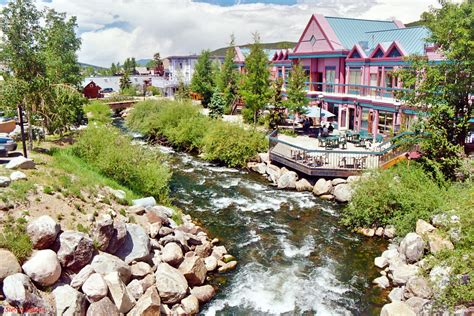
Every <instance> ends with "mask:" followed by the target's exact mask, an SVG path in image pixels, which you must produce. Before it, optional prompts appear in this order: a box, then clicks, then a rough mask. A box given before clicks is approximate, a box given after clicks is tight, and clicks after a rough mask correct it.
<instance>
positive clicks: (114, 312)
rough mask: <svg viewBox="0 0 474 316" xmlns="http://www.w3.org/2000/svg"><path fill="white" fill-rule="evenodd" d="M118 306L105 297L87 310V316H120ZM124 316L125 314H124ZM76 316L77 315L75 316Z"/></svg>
mask: <svg viewBox="0 0 474 316" xmlns="http://www.w3.org/2000/svg"><path fill="white" fill-rule="evenodd" d="M120 315H121V314H120V313H119V311H118V309H117V306H115V304H114V303H112V301H111V300H110V299H109V298H108V297H104V298H103V299H101V300H100V301H98V302H94V303H92V304H91V305H90V306H89V308H88V309H87V314H86V316H120ZM122 315H123V314H122ZM74 316H76V315H74Z"/></svg>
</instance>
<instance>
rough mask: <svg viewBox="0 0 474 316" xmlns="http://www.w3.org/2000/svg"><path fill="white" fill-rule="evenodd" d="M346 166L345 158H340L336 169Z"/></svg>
mask: <svg viewBox="0 0 474 316" xmlns="http://www.w3.org/2000/svg"><path fill="white" fill-rule="evenodd" d="M346 166H347V159H346V157H342V158H340V159H339V163H338V167H339V168H346Z"/></svg>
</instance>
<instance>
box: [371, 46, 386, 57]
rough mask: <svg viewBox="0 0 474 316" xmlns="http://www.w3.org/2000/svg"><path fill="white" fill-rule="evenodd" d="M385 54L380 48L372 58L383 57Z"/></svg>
mask: <svg viewBox="0 0 474 316" xmlns="http://www.w3.org/2000/svg"><path fill="white" fill-rule="evenodd" d="M383 55H384V53H383V51H382V50H381V49H380V48H379V49H378V50H377V52H376V53H375V54H374V56H373V57H372V58H382V57H383Z"/></svg>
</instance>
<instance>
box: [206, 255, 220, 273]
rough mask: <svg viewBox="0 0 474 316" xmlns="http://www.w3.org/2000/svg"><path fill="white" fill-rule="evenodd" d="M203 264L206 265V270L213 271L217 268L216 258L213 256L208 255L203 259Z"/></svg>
mask: <svg viewBox="0 0 474 316" xmlns="http://www.w3.org/2000/svg"><path fill="white" fill-rule="evenodd" d="M204 264H205V266H206V269H207V271H214V270H215V269H217V259H216V257H214V256H209V257H207V258H205V259H204Z"/></svg>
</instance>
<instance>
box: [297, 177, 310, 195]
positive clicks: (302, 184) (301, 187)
mask: <svg viewBox="0 0 474 316" xmlns="http://www.w3.org/2000/svg"><path fill="white" fill-rule="evenodd" d="M296 191H299V192H302V191H308V192H311V191H313V186H312V185H311V183H309V181H308V180H306V179H305V178H302V179H300V180H298V181H296Z"/></svg>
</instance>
